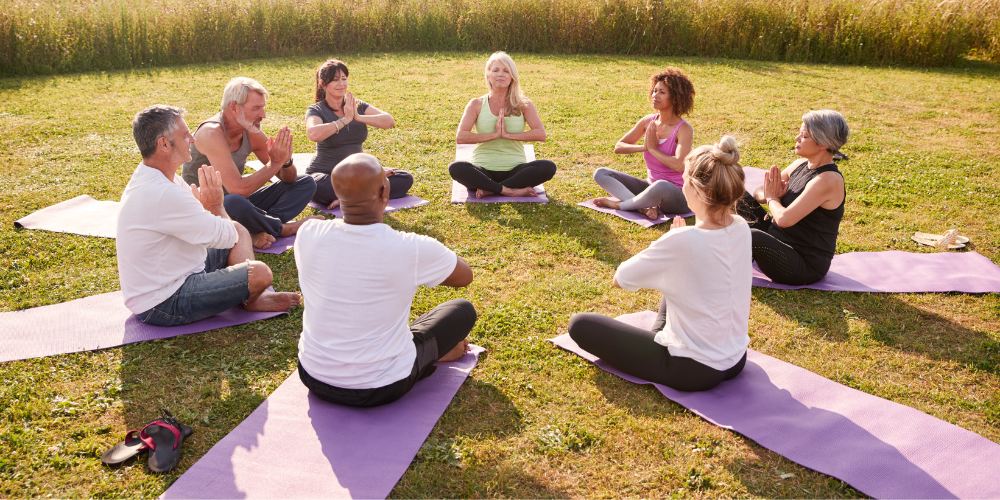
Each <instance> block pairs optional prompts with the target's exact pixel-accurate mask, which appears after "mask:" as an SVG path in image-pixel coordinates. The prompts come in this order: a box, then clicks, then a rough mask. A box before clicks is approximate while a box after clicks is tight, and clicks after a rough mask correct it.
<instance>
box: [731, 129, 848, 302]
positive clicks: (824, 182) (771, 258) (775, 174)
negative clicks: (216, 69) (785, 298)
mask: <svg viewBox="0 0 1000 500" xmlns="http://www.w3.org/2000/svg"><path fill="white" fill-rule="evenodd" d="M848 133H849V130H848V127H847V121H846V120H844V117H843V115H841V114H840V113H838V112H836V111H833V110H829V109H823V110H818V111H810V112H808V113H806V114H804V115H802V127H801V128H800V129H799V135H798V136H797V137H796V138H795V154H797V155H799V156H801V157H802V158H804V159H801V160H795V161H793V162H792V163H790V164H789V165H788V166H787V167H785V169H784V170H781V169H779V168H778V167H777V166H772V167H771V170H770V171H768V172H767V173H766V174H765V175H764V185H763V186H762V187H760V188H758V189H756V190H755V191H754V193H753V194H750V193H746V194H745V195H744V197H743V199H742V200H741V202H740V203H739V204H737V212H739V214H740V215H741V216H742V217H743V218H744V219H746V220H747V222H749V223H750V227H751V235H752V240H753V259H754V260H755V261H756V262H757V267H759V268H760V270H761V272H763V273H764V274H766V275H767V276H768V277H769V278H771V280H772V281H774V282H775V283H784V284H787V285H807V284H809V283H814V282H816V281H819V280H820V279H822V278H823V276H826V272H827V271H829V270H830V262H831V261H832V260H833V254H834V250H835V249H836V247H837V233H838V231H839V229H840V220H841V219H842V218H843V217H844V198H845V197H846V192H845V189H844V177H843V175H841V173H840V171H839V170H837V166H836V165H835V164H834V163H833V155H834V154H835V153H838V152H839V149H840V148H841V147H842V146H843V145H844V143H846V142H847V135H848ZM761 205H767V207H768V209H769V210H770V213H768V212H766V211H764V209H763V208H762V207H761Z"/></svg>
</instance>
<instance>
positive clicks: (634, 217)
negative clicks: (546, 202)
mask: <svg viewBox="0 0 1000 500" xmlns="http://www.w3.org/2000/svg"><path fill="white" fill-rule="evenodd" d="M577 205H580V206H581V207H587V208H589V209H591V210H597V211H598V212H603V213H606V214H611V215H614V216H615V217H620V218H622V219H625V220H627V221H629V222H634V223H636V224H638V225H640V226H642V227H653V226H655V225H657V224H663V223H664V222H669V221H670V220H671V219H673V218H674V214H669V215H663V214H661V215H660V216H659V217H657V218H655V219H648V218H646V216H645V215H642V214H641V213H639V212H633V211H631V210H615V209H613V208H605V207H599V206H597V205H595V204H594V200H587V201H581V202H580V203H577ZM676 215H680V216H681V217H690V216H692V215H694V214H693V213H690V212H689V213H686V214H676Z"/></svg>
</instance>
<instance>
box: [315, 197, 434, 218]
mask: <svg viewBox="0 0 1000 500" xmlns="http://www.w3.org/2000/svg"><path fill="white" fill-rule="evenodd" d="M428 203H430V202H429V201H427V200H425V199H423V198H419V197H417V196H412V195H407V196H404V197H402V198H396V199H393V200H389V204H388V205H386V207H385V213H389V212H395V211H396V210H405V209H407V208H417V207H422V206H424V205H426V204H428ZM309 206H310V207H312V208H315V209H316V210H319V211H320V212H323V213H325V214H330V215H333V216H335V217H340V218H343V217H344V211H343V210H341V209H340V207H337V208H335V209H333V210H330V209H328V208H326V207H324V206H323V205H320V204H319V203H316V202H310V203H309Z"/></svg>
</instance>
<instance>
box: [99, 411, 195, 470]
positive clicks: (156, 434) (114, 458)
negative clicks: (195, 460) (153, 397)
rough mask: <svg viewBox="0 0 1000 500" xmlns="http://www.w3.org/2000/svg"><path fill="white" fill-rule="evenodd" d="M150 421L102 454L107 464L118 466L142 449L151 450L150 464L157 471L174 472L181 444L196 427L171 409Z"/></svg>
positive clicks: (142, 451)
mask: <svg viewBox="0 0 1000 500" xmlns="http://www.w3.org/2000/svg"><path fill="white" fill-rule="evenodd" d="M162 412H163V416H162V417H160V418H158V419H156V420H153V421H152V422H150V423H148V424H146V425H145V426H144V427H143V428H142V429H135V430H131V431H128V432H127V433H126V434H125V440H124V441H123V442H121V443H118V444H116V445H115V446H113V447H112V448H111V449H110V450H108V451H106V452H104V454H103V455H101V462H102V463H104V465H109V466H118V465H122V464H124V463H125V462H128V461H129V460H131V459H132V458H134V457H136V456H138V455H139V454H142V453H147V452H148V453H149V459H148V460H147V462H146V465H147V466H148V467H149V470H151V471H153V472H161V473H162V472H170V471H172V470H173V469H174V467H177V463H178V462H180V460H181V445H182V444H183V443H184V440H185V439H187V438H188V436H190V435H191V434H192V433H193V432H194V430H193V429H191V428H190V427H188V426H186V425H184V424H182V423H180V422H179V421H178V420H177V419H176V418H174V416H173V415H171V414H170V412H168V411H166V410H162Z"/></svg>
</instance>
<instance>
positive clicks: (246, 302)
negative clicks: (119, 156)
mask: <svg viewBox="0 0 1000 500" xmlns="http://www.w3.org/2000/svg"><path fill="white" fill-rule="evenodd" d="M183 113H184V111H183V110H182V109H180V108H175V107H172V106H162V105H157V106H152V107H149V108H146V109H144V110H142V111H140V112H139V113H138V114H136V115H135V119H134V120H133V121H132V134H133V135H134V136H135V142H136V144H137V145H138V146H139V152H140V153H141V154H142V162H141V163H139V166H138V167H136V169H135V172H134V173H133V174H132V178H131V179H129V182H128V185H127V186H125V192H124V193H122V199H121V203H122V207H121V213H120V215H119V218H118V238H117V240H116V244H117V248H118V274H119V279H120V280H121V286H122V294H123V295H124V296H125V306H126V307H128V309H129V310H130V311H132V312H133V313H135V315H136V317H138V318H139V320H140V321H142V322H144V323H149V324H153V325H159V326H172V325H181V324H185V323H191V322H194V321H198V320H200V319H204V318H207V317H209V316H213V315H215V314H218V313H220V312H223V311H225V310H227V309H229V308H231V307H233V306H236V305H238V304H243V306H244V307H245V308H246V309H247V310H251V311H286V310H288V309H290V308H291V307H294V306H295V305H297V304H298V303H299V296H298V294H297V293H294V292H274V291H269V290H268V287H269V286H270V285H271V280H272V275H271V270H270V268H268V267H267V264H264V263H263V262H259V261H254V260H251V259H252V258H253V247H252V245H251V240H250V233H249V232H247V230H246V229H245V228H244V227H243V226H241V225H240V224H239V223H237V222H234V221H232V220H230V219H229V216H228V215H227V214H226V210H225V208H224V207H223V204H222V201H223V191H222V179H221V176H220V175H219V173H218V172H217V171H216V170H215V169H214V168H212V167H211V166H203V167H202V168H201V170H200V171H199V172H198V177H199V181H200V187H195V186H190V187H189V186H187V185H186V184H185V183H184V181H183V180H182V179H181V178H180V176H178V175H176V172H177V169H178V167H179V166H180V165H181V164H182V163H184V162H185V161H188V160H190V159H191V154H190V150H189V146H190V144H191V142H192V140H193V138H192V137H191V132H190V130H188V127H187V124H186V123H184V118H183Z"/></svg>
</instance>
